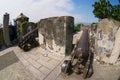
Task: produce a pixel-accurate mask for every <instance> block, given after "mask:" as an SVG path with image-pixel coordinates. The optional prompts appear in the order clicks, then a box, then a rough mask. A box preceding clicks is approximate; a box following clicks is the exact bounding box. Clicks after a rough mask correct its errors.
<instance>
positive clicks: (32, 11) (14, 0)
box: [0, 0, 118, 23]
mask: <svg viewBox="0 0 120 80" xmlns="http://www.w3.org/2000/svg"><path fill="white" fill-rule="evenodd" d="M95 1H98V0H0V23H3V14H4V13H5V12H7V13H9V14H10V22H12V21H13V19H15V18H16V17H17V16H18V15H19V14H20V13H21V12H22V13H23V14H25V15H26V16H28V17H29V18H30V21H32V22H37V21H39V20H40V19H43V18H47V17H52V16H65V15H66V16H73V17H74V18H75V23H79V22H84V23H91V22H96V21H97V20H98V19H97V18H95V17H94V15H93V13H92V11H93V7H92V4H93V3H94V2H95ZM110 1H111V3H113V4H116V3H118V0H110Z"/></svg>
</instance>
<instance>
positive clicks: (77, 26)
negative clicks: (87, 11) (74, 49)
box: [74, 23, 83, 32]
mask: <svg viewBox="0 0 120 80" xmlns="http://www.w3.org/2000/svg"><path fill="white" fill-rule="evenodd" d="M81 26H83V24H82V23H80V24H77V25H75V26H74V32H77V31H80V28H81Z"/></svg>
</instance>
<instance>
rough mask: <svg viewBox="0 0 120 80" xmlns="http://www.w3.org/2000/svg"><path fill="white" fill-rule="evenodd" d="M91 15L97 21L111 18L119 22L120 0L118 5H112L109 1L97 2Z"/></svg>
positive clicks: (101, 0) (100, 0)
mask: <svg viewBox="0 0 120 80" xmlns="http://www.w3.org/2000/svg"><path fill="white" fill-rule="evenodd" d="M93 7H94V10H93V13H94V15H95V17H97V18H99V19H104V18H113V19H116V20H118V21H120V0H119V4H117V5H112V4H111V3H110V1H109V0H107V1H106V0H99V1H98V2H95V3H94V4H93Z"/></svg>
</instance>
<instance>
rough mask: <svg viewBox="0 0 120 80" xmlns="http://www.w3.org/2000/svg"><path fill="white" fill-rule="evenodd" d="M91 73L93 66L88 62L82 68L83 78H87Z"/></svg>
mask: <svg viewBox="0 0 120 80" xmlns="http://www.w3.org/2000/svg"><path fill="white" fill-rule="evenodd" d="M92 74H93V67H92V65H91V64H90V65H89V66H87V67H85V68H84V71H83V78H84V79H85V78H89V77H90V76H91V75H92Z"/></svg>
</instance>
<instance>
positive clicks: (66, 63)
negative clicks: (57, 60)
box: [61, 60, 71, 74]
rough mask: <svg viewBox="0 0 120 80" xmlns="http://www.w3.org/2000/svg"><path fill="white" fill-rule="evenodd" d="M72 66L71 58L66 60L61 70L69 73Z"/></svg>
mask: <svg viewBox="0 0 120 80" xmlns="http://www.w3.org/2000/svg"><path fill="white" fill-rule="evenodd" d="M70 68H71V61H70V60H65V61H64V62H63V64H62V66H61V71H62V72H63V73H65V74H66V73H68V74H69V70H70Z"/></svg>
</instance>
